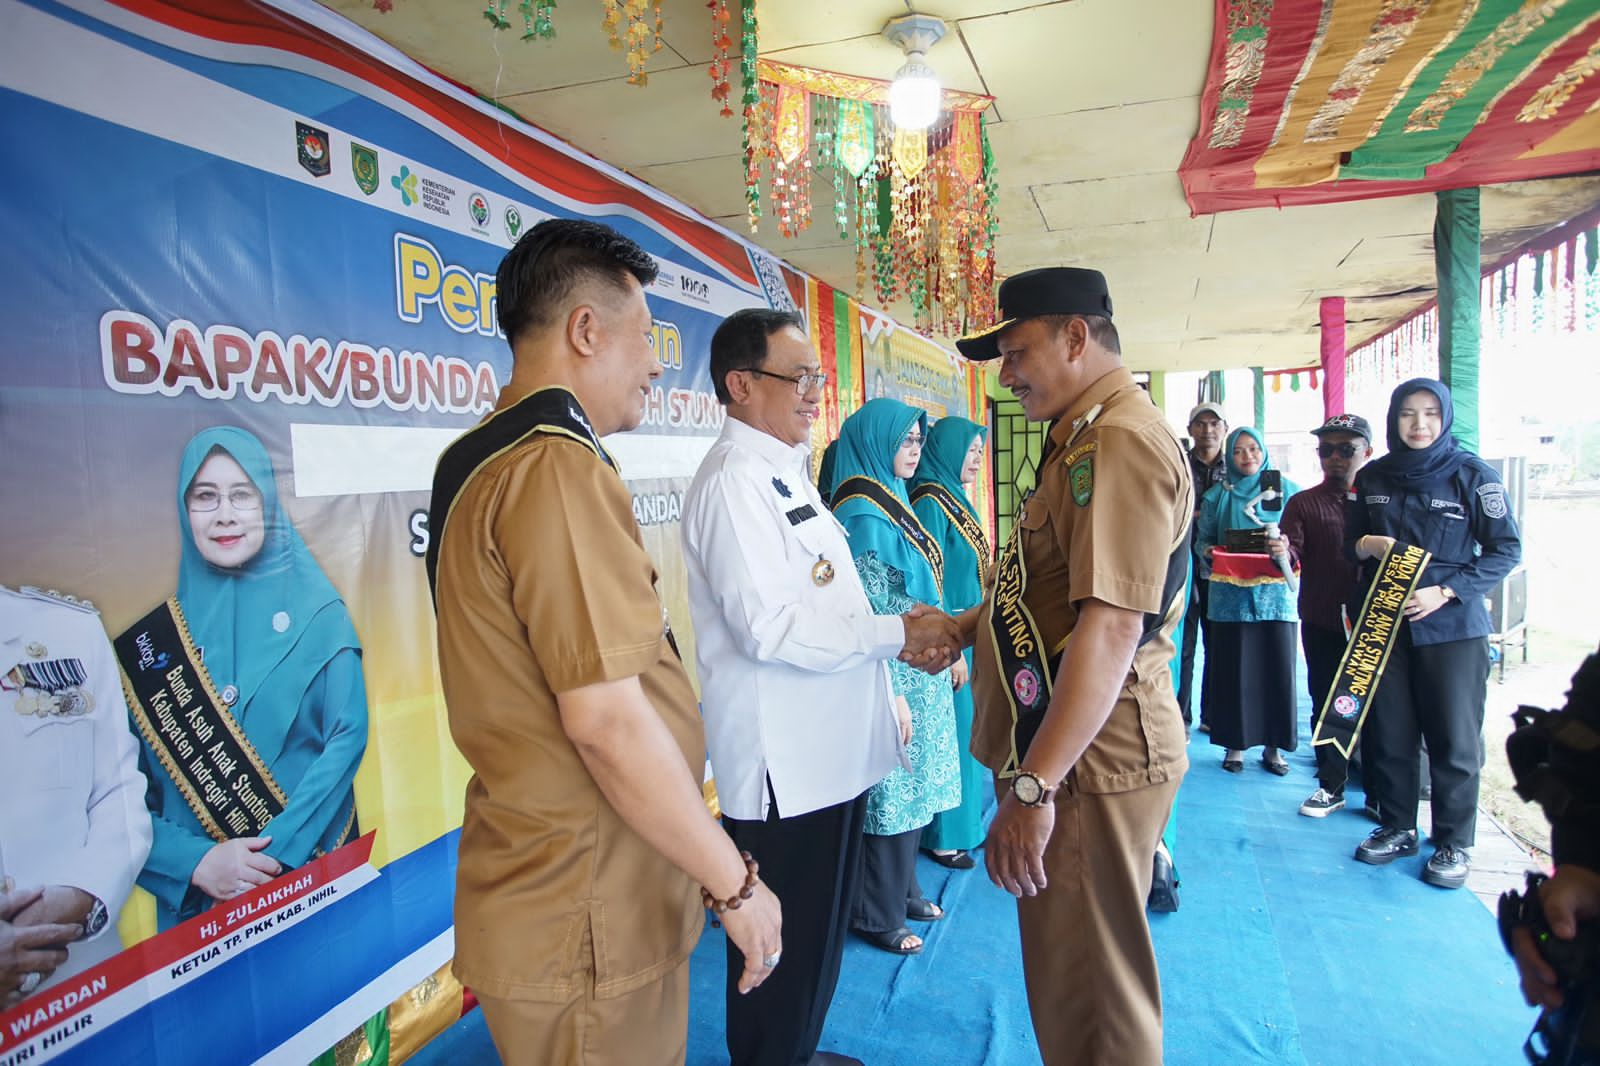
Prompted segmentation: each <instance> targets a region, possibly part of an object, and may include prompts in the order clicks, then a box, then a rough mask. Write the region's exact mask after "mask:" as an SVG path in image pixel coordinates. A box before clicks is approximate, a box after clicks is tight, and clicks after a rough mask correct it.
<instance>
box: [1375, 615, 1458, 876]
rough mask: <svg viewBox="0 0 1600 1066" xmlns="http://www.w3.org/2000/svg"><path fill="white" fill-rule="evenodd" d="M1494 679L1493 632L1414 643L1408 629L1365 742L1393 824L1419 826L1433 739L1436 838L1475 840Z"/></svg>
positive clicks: (1442, 841)
mask: <svg viewBox="0 0 1600 1066" xmlns="http://www.w3.org/2000/svg"><path fill="white" fill-rule="evenodd" d="M1488 682H1489V641H1488V638H1486V637H1471V638H1468V639H1466V640H1452V641H1447V642H1445V643H1443V644H1425V645H1423V646H1421V647H1418V646H1416V645H1414V644H1412V643H1411V626H1410V625H1409V624H1406V625H1402V626H1401V627H1400V634H1399V636H1397V637H1396V638H1395V647H1394V651H1393V652H1391V653H1390V655H1389V666H1388V669H1387V670H1386V671H1385V672H1384V675H1383V684H1382V686H1381V687H1380V688H1379V689H1378V698H1377V701H1376V703H1375V704H1374V706H1373V708H1372V713H1371V714H1370V715H1369V716H1368V718H1367V724H1366V730H1365V737H1364V739H1363V741H1362V745H1363V748H1364V749H1365V752H1366V771H1365V772H1366V775H1367V781H1368V783H1369V787H1370V788H1371V789H1373V790H1375V791H1376V793H1377V797H1378V805H1379V809H1380V811H1381V812H1382V815H1383V824H1384V826H1385V827H1386V828H1390V829H1415V828H1416V827H1417V794H1418V789H1419V786H1420V779H1421V768H1420V765H1419V762H1418V756H1419V755H1420V753H1421V745H1422V741H1423V740H1426V741H1427V742H1428V758H1429V763H1430V765H1429V770H1430V773H1429V776H1430V777H1431V778H1432V781H1433V843H1434V844H1435V845H1436V846H1438V847H1443V846H1445V845H1450V846H1451V847H1457V848H1470V847H1471V846H1472V841H1473V836H1474V833H1475V832H1476V830H1477V824H1478V768H1479V767H1480V766H1481V765H1482V748H1483V706H1484V701H1485V700H1486V699H1487V698H1488Z"/></svg>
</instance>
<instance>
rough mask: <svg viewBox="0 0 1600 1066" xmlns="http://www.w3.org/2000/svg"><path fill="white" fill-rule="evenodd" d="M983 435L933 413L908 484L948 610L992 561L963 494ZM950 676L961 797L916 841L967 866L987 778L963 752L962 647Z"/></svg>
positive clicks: (961, 602)
mask: <svg viewBox="0 0 1600 1066" xmlns="http://www.w3.org/2000/svg"><path fill="white" fill-rule="evenodd" d="M988 433H989V431H988V430H987V429H985V428H984V427H983V426H980V425H978V424H977V423H976V422H971V421H969V420H967V419H965V418H960V417H957V416H955V415H947V416H945V417H944V418H941V419H939V421H937V422H935V423H934V425H933V428H932V429H930V430H929V431H928V439H927V440H926V441H924V442H923V445H922V461H921V462H920V463H918V465H917V473H916V476H915V477H914V478H913V479H912V482H911V501H912V508H913V510H915V511H916V514H917V518H919V519H920V520H921V521H922V524H923V526H925V527H926V528H927V530H928V532H929V533H931V534H932V535H933V538H934V539H935V540H936V541H938V542H939V547H940V548H941V549H943V551H944V596H943V599H942V601H941V606H942V607H943V608H944V610H945V612H946V613H947V614H951V615H958V614H960V613H961V612H962V611H965V610H967V609H968V608H970V607H975V606H977V605H978V604H980V603H982V602H983V591H984V584H985V582H986V581H987V580H988V575H989V567H990V565H991V564H992V563H993V561H994V560H993V557H992V553H991V550H990V547H989V543H988V537H987V535H986V533H985V532H984V527H985V526H986V524H987V523H986V522H985V521H984V519H983V518H982V516H980V515H979V514H978V511H977V509H976V508H975V507H974V506H973V505H972V501H971V499H970V498H969V497H968V495H967V493H968V492H969V491H970V489H971V486H972V485H974V484H976V482H977V479H978V472H979V470H981V469H982V467H983V443H984V439H985V438H986V437H987V436H988ZM940 490H943V491H940ZM951 508H956V509H957V510H958V511H959V514H958V513H953V512H952V510H951ZM950 674H951V685H952V687H953V688H954V689H955V713H956V750H957V753H958V757H959V758H960V761H961V803H960V805H958V806H956V807H953V808H951V809H950V810H948V811H941V812H940V813H938V814H936V815H934V816H933V821H932V822H930V823H928V828H927V829H925V830H923V833H922V846H923V848H924V849H926V850H927V851H928V852H929V854H930V855H932V857H933V860H934V861H935V862H937V863H939V864H940V865H942V866H948V867H950V868H951V869H955V870H970V869H972V867H973V866H974V865H975V863H974V862H973V859H972V856H971V855H969V854H968V852H969V851H970V850H971V849H972V848H975V847H977V846H978V845H979V844H981V843H983V817H982V814H983V791H984V784H985V782H986V781H987V779H988V771H987V770H985V769H984V768H983V767H982V766H981V765H980V764H979V763H978V760H976V759H974V758H973V757H972V754H971V753H970V752H969V751H968V750H967V749H968V747H969V746H970V745H971V742H972V689H971V687H970V686H969V685H968V680H969V678H970V677H971V675H972V651H971V649H968V650H967V651H966V652H964V653H963V657H962V659H961V661H960V662H958V663H957V664H956V665H955V666H954V667H952V668H951V671H950Z"/></svg>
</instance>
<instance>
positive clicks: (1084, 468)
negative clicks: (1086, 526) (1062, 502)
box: [1067, 454, 1094, 507]
mask: <svg viewBox="0 0 1600 1066" xmlns="http://www.w3.org/2000/svg"><path fill="white" fill-rule="evenodd" d="M1067 481H1068V483H1069V484H1070V485H1071V486H1072V502H1073V503H1075V504H1077V505H1078V506H1079V507H1087V506H1089V499H1090V498H1091V497H1092V496H1093V495H1094V455H1093V454H1085V455H1084V457H1083V458H1081V459H1079V460H1078V461H1077V462H1075V463H1073V464H1072V466H1071V467H1070V468H1068V470H1067Z"/></svg>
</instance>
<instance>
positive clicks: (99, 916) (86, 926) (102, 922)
mask: <svg viewBox="0 0 1600 1066" xmlns="http://www.w3.org/2000/svg"><path fill="white" fill-rule="evenodd" d="M109 917H111V916H110V915H109V914H107V913H106V905H105V904H104V903H101V902H100V897H98V896H96V897H95V900H94V904H93V905H92V906H91V907H90V908H89V913H88V914H86V915H84V916H83V935H82V936H80V937H79V938H78V939H79V940H88V939H89V938H90V937H92V936H94V935H95V934H96V933H98V932H99V931H100V930H102V929H104V928H105V927H106V919H107V918H109Z"/></svg>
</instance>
